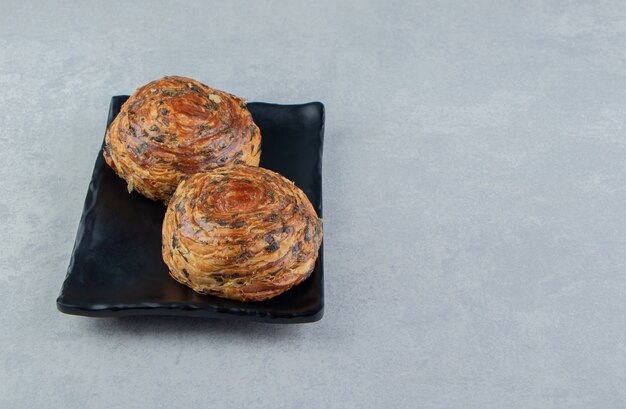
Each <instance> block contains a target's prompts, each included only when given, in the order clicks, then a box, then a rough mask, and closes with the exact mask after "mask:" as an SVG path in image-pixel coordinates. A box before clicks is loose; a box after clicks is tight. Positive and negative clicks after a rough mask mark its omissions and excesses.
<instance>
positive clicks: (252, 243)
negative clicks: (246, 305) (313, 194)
mask: <svg viewBox="0 0 626 409" xmlns="http://www.w3.org/2000/svg"><path fill="white" fill-rule="evenodd" d="M321 242H322V220H321V219H320V218H318V217H317V214H316V213H315V210H314V209H313V206H312V205H311V202H309V199H308V198H307V197H306V195H305V194H304V192H302V190H300V189H299V188H298V187H296V186H295V185H294V184H293V182H291V181H289V180H288V179H286V178H284V177H283V176H281V175H279V174H278V173H274V172H272V171H270V170H267V169H263V168H258V167H252V166H233V167H227V168H226V167H225V168H218V169H214V170H212V171H210V172H207V173H201V174H197V175H193V176H191V177H189V178H188V179H186V180H184V181H182V182H181V183H180V185H179V186H178V189H176V193H175V194H174V196H173V197H172V200H171V201H170V203H169V205H168V207H167V212H166V213H165V220H164V221H163V248H162V250H163V259H164V261H165V263H166V264H167V265H168V267H169V269H170V275H171V276H172V277H173V278H174V279H176V280H177V281H179V282H181V283H183V284H185V285H187V286H189V287H191V288H192V289H193V290H195V291H197V292H199V293H202V294H210V295H216V296H218V297H224V298H231V299H235V300H240V301H263V300H267V299H269V298H272V297H275V296H277V295H278V294H281V293H283V292H285V291H287V290H289V289H290V288H291V287H293V286H294V285H297V284H299V283H301V282H302V281H304V280H305V279H306V278H307V277H308V276H309V275H310V274H311V272H312V271H313V267H314V265H315V260H316V259H317V254H318V249H319V247H320V244H321Z"/></svg>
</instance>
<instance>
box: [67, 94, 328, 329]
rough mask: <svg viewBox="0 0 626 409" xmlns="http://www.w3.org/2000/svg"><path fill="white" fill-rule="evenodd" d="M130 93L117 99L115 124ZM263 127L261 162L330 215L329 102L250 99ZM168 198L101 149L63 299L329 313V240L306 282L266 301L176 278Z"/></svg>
mask: <svg viewBox="0 0 626 409" xmlns="http://www.w3.org/2000/svg"><path fill="white" fill-rule="evenodd" d="M127 98H128V96H116V97H113V99H112V100H111V107H110V110H109V119H108V123H107V127H108V125H109V124H110V123H111V121H112V120H113V119H114V118H115V116H116V115H117V114H118V112H119V110H120V107H121V106H122V104H123V103H124V101H126V99H127ZM248 107H249V109H250V112H251V113H252V116H253V118H254V121H255V122H256V124H257V125H258V126H259V128H260V129H261V134H262V156H261V166H262V167H264V168H267V169H271V170H273V171H276V172H278V173H280V174H282V175H284V176H285V177H287V178H289V179H291V180H293V181H294V182H295V184H296V185H297V186H299V187H300V188H301V189H302V190H303V191H304V192H305V193H306V194H307V196H308V197H309V199H310V200H311V203H312V204H313V207H315V210H316V211H317V213H318V215H319V216H320V217H321V216H322V143H323V137H324V106H323V105H322V104H321V103H319V102H312V103H309V104H302V105H276V104H266V103H250V104H248ZM164 214H165V206H164V205H163V204H162V203H159V202H153V201H151V200H149V199H146V198H145V197H143V196H141V195H139V194H138V193H136V192H133V193H131V194H128V191H127V190H126V183H125V182H124V181H123V180H122V179H121V178H119V177H118V176H117V175H116V174H115V173H114V172H113V170H112V169H111V168H109V167H108V166H107V165H106V163H105V162H104V159H103V157H102V153H101V152H99V153H98V159H97V160H96V165H95V168H94V171H93V176H92V178H91V183H90V184H89V191H88V192H87V198H86V199H85V206H84V208H83V215H82V217H81V219H80V224H79V226H78V234H77V236H76V243H75V244H74V251H73V253H72V258H71V260H70V266H69V268H68V272H67V277H66V278H65V282H64V283H63V287H62V288H61V294H60V295H59V298H58V299H57V307H58V308H59V310H60V311H62V312H64V313H67V314H76V315H85V316H92V317H113V316H128V315H182V316H195V317H198V316H200V317H213V318H228V317H230V318H245V319H250V320H254V321H264V322H284V323H299V322H313V321H317V320H319V319H320V318H321V317H322V314H323V304H324V292H323V281H322V278H323V247H322V248H320V251H319V257H318V259H317V263H316V264H315V270H314V271H313V273H312V274H311V276H310V277H309V278H308V279H307V280H306V281H304V282H303V283H301V284H300V285H298V286H296V287H294V288H292V289H291V290H289V291H287V292H285V293H283V294H281V295H279V296H278V297H275V298H273V299H271V300H269V301H264V302H260V303H242V302H239V301H232V300H226V299H221V298H217V297H213V296H208V295H200V294H197V293H195V292H194V291H192V290H191V289H189V288H187V287H186V286H184V285H181V284H179V283H177V282H176V281H174V280H173V279H172V278H170V276H169V274H168V270H167V266H166V265H165V263H164V262H163V259H162V258H161V225H162V222H163V216H164Z"/></svg>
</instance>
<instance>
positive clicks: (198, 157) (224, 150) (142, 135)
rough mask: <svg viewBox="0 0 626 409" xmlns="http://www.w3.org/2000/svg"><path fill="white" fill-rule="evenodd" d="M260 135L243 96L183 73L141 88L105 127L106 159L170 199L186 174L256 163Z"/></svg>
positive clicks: (135, 183) (149, 192) (142, 188)
mask: <svg viewBox="0 0 626 409" xmlns="http://www.w3.org/2000/svg"><path fill="white" fill-rule="evenodd" d="M260 156H261V134H260V132H259V128H257V126H256V125H255V124H254V121H253V120H252V116H251V115H250V112H249V111H248V109H247V108H246V107H245V100H243V99H241V98H238V97H235V96H233V95H230V94H228V93H226V92H223V91H218V90H216V89H212V88H209V87H207V86H206V85H204V84H202V83H200V82H198V81H194V80H192V79H189V78H184V77H165V78H162V79H160V80H157V81H153V82H151V83H149V84H147V85H144V86H143V87H141V88H139V89H137V91H135V93H134V94H133V95H132V96H131V97H130V98H129V99H128V100H127V101H126V102H125V103H124V105H123V106H122V109H121V110H120V113H119V115H118V116H117V117H116V118H115V120H114V121H113V122H112V123H111V126H110V127H109V129H108V130H107V134H106V139H105V145H104V158H105V160H106V162H107V163H108V164H109V166H111V167H112V168H113V169H114V170H115V172H116V173H117V174H118V175H119V176H120V177H122V178H123V179H125V180H126V182H127V183H128V191H129V192H130V191H132V190H133V189H135V190H136V191H138V192H139V193H141V194H143V195H144V196H146V197H149V198H150V199H153V200H163V201H165V202H167V201H168V200H169V198H170V197H171V196H172V194H173V193H174V191H175V190H176V186H178V183H179V182H180V180H181V179H182V178H183V177H184V176H187V175H191V174H194V173H199V172H204V171H207V170H209V169H212V168H215V167H220V166H225V165H231V164H248V165H253V166H258V164H259V159H260Z"/></svg>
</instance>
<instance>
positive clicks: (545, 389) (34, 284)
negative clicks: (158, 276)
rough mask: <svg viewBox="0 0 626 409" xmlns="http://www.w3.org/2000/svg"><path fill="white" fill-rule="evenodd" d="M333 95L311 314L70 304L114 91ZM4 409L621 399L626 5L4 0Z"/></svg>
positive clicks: (519, 404) (625, 286)
mask: <svg viewBox="0 0 626 409" xmlns="http://www.w3.org/2000/svg"><path fill="white" fill-rule="evenodd" d="M165 74H179V75H185V76H190V77H193V78H196V79H198V80H201V81H203V82H205V83H207V84H210V85H212V86H214V87H216V88H221V89H225V90H228V91H230V92H232V93H234V94H237V95H241V96H244V97H247V98H249V99H250V100H253V101H268V102H278V103H296V102H305V101H310V100H320V101H322V102H324V103H325V105H326V112H327V116H326V119H327V125H326V142H325V152H324V200H325V202H324V216H325V220H324V221H325V233H326V235H325V273H326V313H325V316H324V318H323V319H322V321H320V322H318V323H315V324H305V325H292V326H271V325H263V324H252V323H240V322H228V321H213V320H203V319H179V318H159V317H153V318H128V319H90V318H83V317H74V316H67V315H63V314H61V313H59V312H58V311H57V310H56V307H55V299H56V297H57V295H58V291H59V288H60V285H61V283H62V281H63V278H64V276H65V272H66V268H67V265H68V262H69V257H70V252H71V249H72V245H73V242H74V238H75V234H76V228H77V225H78V221H79V217H80V213H81V209H82V206H83V200H84V197H85V193H86V189H87V185H88V183H89V178H90V175H91V169H92V167H93V163H94V159H95V157H96V155H97V154H98V149H99V147H100V144H101V142H102V137H103V132H104V126H105V121H106V114H107V109H108V104H109V99H110V97H111V95H114V94H121V93H129V92H132V91H133V90H134V89H135V88H136V87H137V86H139V85H141V84H143V83H145V82H148V81H150V80H153V79H156V78H159V77H160V76H163V75H165ZM0 87H1V91H0V163H1V166H0V226H1V228H2V239H3V246H2V250H1V251H0V300H1V301H2V312H1V314H0V407H6V408H40V407H42V408H43V407H49V408H107V409H110V408H170V407H258V408H281V407H284V408H294V407H295V408H325V407H326V408H384V407H390V408H428V409H436V408H477V409H478V408H480V409H485V408H494V409H495V408H498V409H499V408H542V409H549V408H568V409H573V408H602V409H611V408H624V407H626V389H625V388H624V385H626V342H625V339H626V251H625V250H626V211H625V206H626V187H625V181H626V136H625V132H626V105H625V101H626V3H624V2H621V1H587V2H585V1H502V0H492V1H471V2H470V1H460V0H458V1H438V2H434V1H433V2H427V1H394V0H385V1H342V2H337V1H316V2H304V1H291V2H289V1H264V2H244V1H220V2H218V1H214V2H208V1H185V2H176V1H161V0H153V1H149V2H148V1H145V2H140V1H136V2H118V1H107V2H97V1H65V2H31V1H24V0H22V1H14V0H3V1H2V3H1V4H0Z"/></svg>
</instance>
